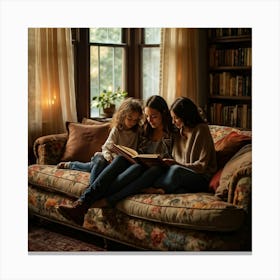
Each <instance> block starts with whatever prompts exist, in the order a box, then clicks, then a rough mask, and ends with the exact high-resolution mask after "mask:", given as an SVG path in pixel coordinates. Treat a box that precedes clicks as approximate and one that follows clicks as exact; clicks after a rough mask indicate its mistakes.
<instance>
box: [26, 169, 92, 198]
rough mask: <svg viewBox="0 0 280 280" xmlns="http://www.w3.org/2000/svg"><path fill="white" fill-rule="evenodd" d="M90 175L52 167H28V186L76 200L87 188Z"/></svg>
mask: <svg viewBox="0 0 280 280" xmlns="http://www.w3.org/2000/svg"><path fill="white" fill-rule="evenodd" d="M89 176H90V173H87V172H79V171H76V170H69V169H57V168H56V166H54V165H39V164H34V165H30V166H29V168H28V182H29V184H32V185H35V186H39V187H42V188H44V189H48V190H50V191H54V192H58V193H63V194H67V195H68V196H70V197H74V198H78V197H79V196H80V195H81V194H82V193H83V191H84V190H85V189H86V188H87V187H88V182H89Z"/></svg>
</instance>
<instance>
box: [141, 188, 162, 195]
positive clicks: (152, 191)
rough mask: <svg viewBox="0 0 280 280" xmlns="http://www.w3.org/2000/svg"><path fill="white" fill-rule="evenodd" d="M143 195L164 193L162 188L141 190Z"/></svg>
mask: <svg viewBox="0 0 280 280" xmlns="http://www.w3.org/2000/svg"><path fill="white" fill-rule="evenodd" d="M142 192H143V193H158V194H164V193H165V191H164V189H162V188H152V187H151V188H146V189H143V190H142Z"/></svg>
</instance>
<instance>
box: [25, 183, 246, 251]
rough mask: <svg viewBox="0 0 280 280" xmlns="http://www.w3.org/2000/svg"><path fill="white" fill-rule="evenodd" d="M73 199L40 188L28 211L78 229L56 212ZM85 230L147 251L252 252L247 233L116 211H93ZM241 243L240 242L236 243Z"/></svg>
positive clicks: (30, 198) (30, 199)
mask: <svg viewBox="0 0 280 280" xmlns="http://www.w3.org/2000/svg"><path fill="white" fill-rule="evenodd" d="M72 202H73V199H71V198H68V197H67V196H65V195H63V194H59V193H54V192H48V191H46V190H43V189H39V188H37V187H33V186H29V188H28V207H29V211H31V212H32V213H35V214H38V215H40V216H43V217H47V218H48V219H53V220H56V221H61V222H63V223H68V224H71V225H72V226H76V225H75V224H74V223H73V222H72V221H69V220H67V219H65V218H64V217H63V216H62V215H61V214H60V213H59V212H58V211H57V210H56V208H55V206H56V205H58V204H66V205H69V204H71V203H72ZM83 227H84V228H85V229H87V230H89V231H91V232H93V233H96V234H98V235H101V236H104V237H107V238H110V239H113V240H115V241H118V242H121V243H124V244H128V245H130V246H133V247H136V248H141V249H145V250H160V251H167V250H169V251H232V250H235V251H240V250H250V248H247V246H248V244H250V240H248V236H249V235H248V233H247V230H246V229H244V228H243V227H242V228H241V229H240V230H237V231H233V232H227V233H223V232H211V231H198V230H187V229H182V228H179V227H174V226H171V225H164V224H161V223H155V222H151V221H148V220H144V219H139V218H134V217H130V216H128V215H126V214H124V213H122V212H121V211H119V210H117V209H98V208H90V209H89V210H88V212H87V214H86V215H85V220H84V224H83ZM237 240H238V242H237Z"/></svg>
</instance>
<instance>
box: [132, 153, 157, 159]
mask: <svg viewBox="0 0 280 280" xmlns="http://www.w3.org/2000/svg"><path fill="white" fill-rule="evenodd" d="M159 157H160V155H159V154H139V155H137V156H134V158H159Z"/></svg>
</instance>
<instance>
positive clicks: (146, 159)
mask: <svg viewBox="0 0 280 280" xmlns="http://www.w3.org/2000/svg"><path fill="white" fill-rule="evenodd" d="M112 151H113V152H114V153H116V154H118V155H122V156H123V157H125V158H126V159H127V160H128V161H130V162H131V163H139V164H142V165H144V166H147V167H150V166H154V165H161V166H168V164H167V163H165V162H164V160H163V159H162V158H161V157H160V155H159V154H139V153H138V152H137V151H135V150H134V149H132V148H129V147H126V146H122V145H116V144H113V147H112Z"/></svg>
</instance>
